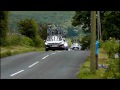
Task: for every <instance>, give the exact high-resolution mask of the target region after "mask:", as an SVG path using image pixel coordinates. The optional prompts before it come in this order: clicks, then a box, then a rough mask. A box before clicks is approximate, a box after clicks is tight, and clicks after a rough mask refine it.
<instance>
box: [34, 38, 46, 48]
mask: <svg viewBox="0 0 120 90" xmlns="http://www.w3.org/2000/svg"><path fill="white" fill-rule="evenodd" d="M33 46H35V47H43V46H44V42H43V40H42V39H41V38H39V37H37V38H35V39H33Z"/></svg>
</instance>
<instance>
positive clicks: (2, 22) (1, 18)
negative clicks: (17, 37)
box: [0, 11, 9, 39]
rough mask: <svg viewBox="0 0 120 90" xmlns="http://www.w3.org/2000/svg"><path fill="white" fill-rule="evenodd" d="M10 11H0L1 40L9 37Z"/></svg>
mask: <svg viewBox="0 0 120 90" xmlns="http://www.w3.org/2000/svg"><path fill="white" fill-rule="evenodd" d="M8 15H9V13H8V11H0V38H1V39H5V38H6V36H7V32H8V30H9V28H8Z"/></svg>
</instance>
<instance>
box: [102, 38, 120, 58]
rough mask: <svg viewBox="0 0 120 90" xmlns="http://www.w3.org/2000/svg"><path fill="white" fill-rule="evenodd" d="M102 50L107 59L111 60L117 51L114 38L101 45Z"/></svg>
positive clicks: (117, 47)
mask: <svg viewBox="0 0 120 90" xmlns="http://www.w3.org/2000/svg"><path fill="white" fill-rule="evenodd" d="M102 48H103V49H104V50H105V51H106V52H107V54H108V56H109V58H113V55H114V54H115V53H118V51H119V43H118V42H116V40H115V39H114V38H112V39H111V40H107V41H105V42H104V43H103V45H102Z"/></svg>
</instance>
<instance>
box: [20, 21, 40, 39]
mask: <svg viewBox="0 0 120 90" xmlns="http://www.w3.org/2000/svg"><path fill="white" fill-rule="evenodd" d="M18 28H19V31H20V33H21V34H22V35H26V36H27V37H29V38H31V39H36V38H37V34H38V33H37V31H38V25H37V23H36V22H35V20H33V19H24V20H21V21H20V22H19V23H18Z"/></svg>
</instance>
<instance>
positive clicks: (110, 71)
mask: <svg viewBox="0 0 120 90" xmlns="http://www.w3.org/2000/svg"><path fill="white" fill-rule="evenodd" d="M103 78H104V79H120V59H111V60H110V64H109V66H108V68H107V70H106V72H105V73H104V75H103Z"/></svg>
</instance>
